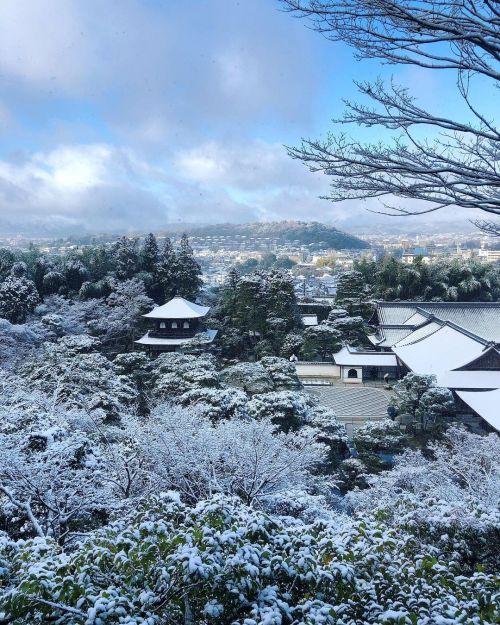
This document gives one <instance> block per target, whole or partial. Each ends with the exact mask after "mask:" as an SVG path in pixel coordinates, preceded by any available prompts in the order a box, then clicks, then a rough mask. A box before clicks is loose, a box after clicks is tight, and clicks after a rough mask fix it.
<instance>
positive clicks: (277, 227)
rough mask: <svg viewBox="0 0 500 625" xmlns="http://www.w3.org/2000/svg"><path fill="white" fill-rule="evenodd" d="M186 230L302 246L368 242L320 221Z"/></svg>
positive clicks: (351, 245)
mask: <svg viewBox="0 0 500 625" xmlns="http://www.w3.org/2000/svg"><path fill="white" fill-rule="evenodd" d="M183 230H184V231H185V232H186V233H187V234H188V235H189V236H193V237H203V236H233V237H234V236H245V237H257V238H270V239H280V240H281V241H283V242H285V241H290V242H291V241H299V242H300V244H302V245H311V244H319V243H322V244H324V246H325V247H330V248H332V249H336V250H340V249H364V248H367V247H369V246H368V244H367V243H365V242H364V241H362V240H361V239H358V237H355V236H353V235H352V234H348V233H346V232H342V231H341V230H338V229H337V228H334V227H333V226H328V225H327V224H322V223H320V222H317V221H279V222H265V223H251V224H230V223H227V224H211V225H203V226H196V225H192V226H185V227H184V228H183Z"/></svg>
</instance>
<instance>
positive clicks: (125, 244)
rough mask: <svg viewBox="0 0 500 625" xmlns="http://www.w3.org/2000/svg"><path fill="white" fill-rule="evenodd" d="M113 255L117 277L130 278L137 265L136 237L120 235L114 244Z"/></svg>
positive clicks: (121, 278)
mask: <svg viewBox="0 0 500 625" xmlns="http://www.w3.org/2000/svg"><path fill="white" fill-rule="evenodd" d="M114 257H115V258H114V260H115V268H116V276H117V278H119V279H120V280H128V279H129V278H132V277H133V276H134V274H135V273H136V272H137V269H138V267H139V254H138V253H137V239H129V238H128V237H120V238H119V239H118V241H117V242H116V244H115V249H114Z"/></svg>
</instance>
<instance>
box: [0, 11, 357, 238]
mask: <svg viewBox="0 0 500 625" xmlns="http://www.w3.org/2000/svg"><path fill="white" fill-rule="evenodd" d="M278 8H279V5H278V3H277V2H273V1H272V0H271V1H270V0H252V1H251V2H241V1H237V0H210V2H199V1H197V0H183V1H182V2H162V1H159V0H148V1H144V0H120V1H117V0H105V1H102V0H85V2H83V1H81V0H2V2H1V4H0V93H1V94H2V96H1V100H0V135H1V137H2V143H1V144H0V146H1V147H0V150H1V151H0V232H1V231H2V230H4V231H5V230H10V231H12V230H15V229H16V228H21V227H22V228H23V229H24V230H26V229H29V228H30V227H31V226H30V224H31V225H32V226H33V228H34V229H36V230H37V231H38V230H39V228H40V226H43V227H45V228H47V229H49V230H50V229H51V228H53V229H56V230H60V229H61V228H62V229H64V228H67V229H68V230H73V231H75V229H80V228H86V229H88V230H127V229H132V230H136V229H140V230H144V229H147V228H159V227H162V226H163V225H165V224H166V223H167V222H168V221H178V220H181V221H225V220H228V221H249V220H255V219H285V218H302V219H320V220H327V221H334V222H335V221H337V222H338V223H339V224H340V225H343V224H345V225H346V226H349V225H350V224H352V223H355V222H356V221H357V217H356V216H357V215H363V216H364V218H365V219H366V218H367V216H368V215H369V214H368V213H366V212H364V210H363V208H362V207H361V206H359V207H354V206H353V205H352V204H349V205H345V206H344V205H338V206H336V207H335V208H334V207H333V206H332V205H330V204H328V203H327V202H325V201H322V200H319V199H318V195H320V194H322V193H325V192H326V191H327V188H328V180H327V179H326V178H324V177H320V176H318V175H314V174H311V173H310V172H309V171H308V170H307V169H306V168H305V167H303V166H302V165H301V164H300V163H298V162H296V161H292V160H291V159H290V158H289V157H288V156H287V154H286V151H285V149H284V147H283V146H282V144H283V143H296V142H297V141H299V140H300V137H301V136H302V135H310V134H312V135H315V134H318V133H320V132H321V131H323V130H325V129H326V127H327V125H328V117H327V116H326V114H325V113H324V111H321V113H319V108H320V106H324V102H323V101H324V100H325V98H326V95H327V93H328V90H327V86H326V82H327V81H326V80H325V76H326V73H327V72H328V68H329V67H332V66H333V65H334V64H335V57H334V55H333V54H332V52H331V51H332V48H331V47H330V46H329V44H327V43H325V42H324V41H322V40H321V38H320V37H318V36H317V35H316V34H314V33H312V32H310V31H308V30H307V29H306V28H304V24H303V23H302V22H300V21H298V20H294V19H292V18H291V17H290V16H288V15H285V14H284V13H282V12H280V11H279V10H277V9H278ZM332 64H333V65H332ZM339 69H340V68H339V67H337V71H339ZM349 80H350V77H349ZM337 95H338V98H340V96H341V95H342V94H340V93H339V94H337ZM321 102H323V105H322V104H321Z"/></svg>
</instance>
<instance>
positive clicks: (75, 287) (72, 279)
mask: <svg viewBox="0 0 500 625" xmlns="http://www.w3.org/2000/svg"><path fill="white" fill-rule="evenodd" d="M64 277H65V279H66V284H67V285H68V288H69V289H70V290H71V291H79V290H80V288H81V286H82V284H83V283H84V282H85V280H86V279H87V277H88V272H87V269H86V267H85V265H84V264H83V263H82V262H81V261H80V260H73V259H70V260H69V261H68V262H67V263H66V265H65V267H64Z"/></svg>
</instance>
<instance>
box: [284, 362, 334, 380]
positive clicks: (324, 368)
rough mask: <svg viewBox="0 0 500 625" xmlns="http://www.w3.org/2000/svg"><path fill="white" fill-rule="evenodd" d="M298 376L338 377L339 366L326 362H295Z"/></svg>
mask: <svg viewBox="0 0 500 625" xmlns="http://www.w3.org/2000/svg"><path fill="white" fill-rule="evenodd" d="M295 369H296V370H297V375H298V376H299V378H340V367H339V366H338V365H334V364H333V363H332V364H330V363H328V362H318V363H314V362H296V363H295Z"/></svg>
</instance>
